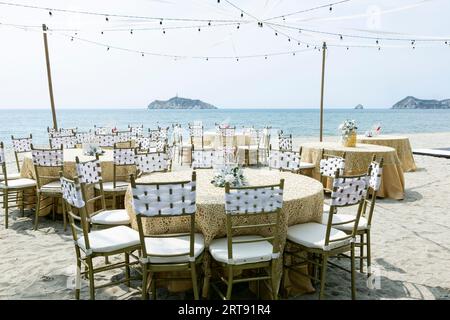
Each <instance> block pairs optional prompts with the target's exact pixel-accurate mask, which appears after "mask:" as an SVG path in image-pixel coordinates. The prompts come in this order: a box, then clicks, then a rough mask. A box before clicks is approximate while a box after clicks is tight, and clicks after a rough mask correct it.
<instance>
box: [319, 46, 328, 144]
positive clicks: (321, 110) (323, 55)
mask: <svg viewBox="0 0 450 320" xmlns="http://www.w3.org/2000/svg"><path fill="white" fill-rule="evenodd" d="M326 53H327V43H326V42H324V43H323V46H322V86H321V88H320V142H322V141H323V92H324V87H325V56H326Z"/></svg>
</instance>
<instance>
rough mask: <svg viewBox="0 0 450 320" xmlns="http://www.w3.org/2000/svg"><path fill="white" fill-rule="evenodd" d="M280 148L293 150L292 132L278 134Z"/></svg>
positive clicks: (281, 149)
mask: <svg viewBox="0 0 450 320" xmlns="http://www.w3.org/2000/svg"><path fill="white" fill-rule="evenodd" d="M278 150H280V151H292V134H283V133H280V134H279V135H278Z"/></svg>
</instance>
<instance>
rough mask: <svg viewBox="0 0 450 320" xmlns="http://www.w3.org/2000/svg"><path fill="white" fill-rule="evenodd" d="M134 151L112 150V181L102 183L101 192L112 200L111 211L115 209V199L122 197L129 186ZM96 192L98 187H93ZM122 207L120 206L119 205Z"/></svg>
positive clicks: (133, 163)
mask: <svg viewBox="0 0 450 320" xmlns="http://www.w3.org/2000/svg"><path fill="white" fill-rule="evenodd" d="M135 155H136V149H135V148H119V147H117V144H115V145H114V150H113V181H110V182H103V192H104V193H105V194H106V195H107V196H111V198H112V209H116V208H117V197H121V198H122V197H124V196H125V193H126V191H127V189H128V186H129V181H128V179H129V176H130V169H131V172H133V173H135V171H136V159H135ZM95 188H96V189H97V190H98V189H99V185H95ZM121 207H122V205H121Z"/></svg>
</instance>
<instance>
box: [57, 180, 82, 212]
mask: <svg viewBox="0 0 450 320" xmlns="http://www.w3.org/2000/svg"><path fill="white" fill-rule="evenodd" d="M60 180H61V189H62V196H63V198H64V200H65V201H66V202H67V203H68V204H70V205H71V206H72V207H75V208H83V207H84V206H85V202H84V200H83V196H82V194H81V187H80V184H79V183H75V182H74V181H71V180H69V179H66V178H64V177H61V178H60Z"/></svg>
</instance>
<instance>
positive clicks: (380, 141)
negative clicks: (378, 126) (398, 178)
mask: <svg viewBox="0 0 450 320" xmlns="http://www.w3.org/2000/svg"><path fill="white" fill-rule="evenodd" d="M358 142H359V143H365V144H374V145H379V146H386V147H391V148H394V149H395V150H396V151H397V156H398V158H399V159H400V162H401V164H402V168H403V172H410V171H416V169H417V167H416V163H415V161H414V156H413V153H412V149H411V143H410V142H409V139H408V138H407V137H401V136H387V135H379V136H376V137H371V138H369V137H365V136H358Z"/></svg>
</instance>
